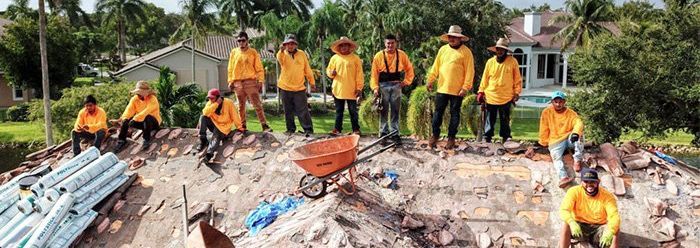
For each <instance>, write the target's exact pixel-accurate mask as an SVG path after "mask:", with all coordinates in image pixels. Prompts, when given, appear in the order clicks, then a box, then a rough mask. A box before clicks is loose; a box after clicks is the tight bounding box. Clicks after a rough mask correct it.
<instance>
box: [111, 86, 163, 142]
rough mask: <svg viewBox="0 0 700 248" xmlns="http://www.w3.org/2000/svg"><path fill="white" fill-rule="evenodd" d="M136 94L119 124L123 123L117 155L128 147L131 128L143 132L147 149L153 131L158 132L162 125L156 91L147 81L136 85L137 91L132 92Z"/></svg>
mask: <svg viewBox="0 0 700 248" xmlns="http://www.w3.org/2000/svg"><path fill="white" fill-rule="evenodd" d="M131 93H132V94H134V96H133V97H131V100H129V105H127V106H126V109H124V113H122V116H121V118H119V119H118V120H117V122H119V123H121V128H120V129H119V137H118V141H117V145H116V148H115V153H117V152H119V151H121V150H122V148H124V146H125V145H126V135H127V133H128V132H129V127H133V128H137V129H141V130H143V135H142V137H143V140H144V142H143V144H142V146H141V147H143V149H146V148H147V147H148V146H149V145H150V144H151V131H153V130H157V129H158V127H159V126H160V123H161V121H162V120H161V118H160V104H159V103H158V97H156V93H155V91H153V90H151V87H150V86H149V85H148V83H147V82H146V81H139V82H137V83H136V89H134V90H132V91H131Z"/></svg>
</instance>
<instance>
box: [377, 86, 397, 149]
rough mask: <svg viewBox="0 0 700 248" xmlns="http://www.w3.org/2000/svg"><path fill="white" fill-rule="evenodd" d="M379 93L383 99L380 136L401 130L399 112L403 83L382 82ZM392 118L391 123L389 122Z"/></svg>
mask: <svg viewBox="0 0 700 248" xmlns="http://www.w3.org/2000/svg"><path fill="white" fill-rule="evenodd" d="M379 91H380V94H381V97H382V111H381V113H380V117H381V118H380V121H379V134H380V136H384V135H387V134H389V133H391V132H393V131H398V130H399V110H400V109H401V83H399V82H380V83H379ZM389 117H391V122H389Z"/></svg>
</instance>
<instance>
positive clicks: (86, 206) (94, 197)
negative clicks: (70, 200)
mask: <svg viewBox="0 0 700 248" xmlns="http://www.w3.org/2000/svg"><path fill="white" fill-rule="evenodd" d="M128 179H129V177H127V176H126V175H121V176H118V177H116V178H114V179H112V181H110V182H109V183H108V184H106V185H104V186H103V187H102V188H100V189H98V190H97V191H95V192H94V193H92V194H89V195H87V197H85V198H84V199H81V200H80V201H78V203H76V204H75V205H73V207H71V209H70V213H71V214H73V215H84V214H85V213H87V211H89V210H90V209H91V208H92V207H94V206H95V205H97V203H99V202H100V201H102V199H104V198H105V197H107V196H108V195H109V194H111V193H112V192H113V191H114V190H116V189H117V188H119V186H121V185H122V184H124V182H126V180H128Z"/></svg>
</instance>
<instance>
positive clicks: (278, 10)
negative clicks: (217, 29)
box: [217, 0, 313, 30]
mask: <svg viewBox="0 0 700 248" xmlns="http://www.w3.org/2000/svg"><path fill="white" fill-rule="evenodd" d="M217 6H218V8H219V13H220V15H221V18H222V19H224V20H226V21H227V22H228V21H230V19H231V17H235V18H236V20H237V21H238V26H239V27H240V29H241V30H245V29H246V28H250V27H252V28H260V27H261V26H260V25H261V23H260V21H261V18H262V16H264V15H265V14H267V13H274V14H275V15H277V17H279V18H284V17H287V16H292V15H296V16H298V17H299V18H301V19H302V20H304V21H307V20H308V19H309V18H310V16H311V15H310V11H309V10H310V9H311V8H312V7H313V4H312V3H311V1H310V0H276V1H263V0H220V1H219V2H218V4H217Z"/></svg>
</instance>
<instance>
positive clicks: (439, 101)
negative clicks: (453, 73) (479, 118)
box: [433, 93, 464, 138]
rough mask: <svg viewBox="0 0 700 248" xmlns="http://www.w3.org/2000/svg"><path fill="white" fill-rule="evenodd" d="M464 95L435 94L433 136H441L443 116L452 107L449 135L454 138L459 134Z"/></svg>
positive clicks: (448, 128)
mask: <svg viewBox="0 0 700 248" xmlns="http://www.w3.org/2000/svg"><path fill="white" fill-rule="evenodd" d="M463 99H464V97H461V96H455V95H449V94H442V93H437V94H436V95H435V114H433V137H440V126H441V125H442V117H443V116H444V115H445V109H447V106H449V107H450V124H449V126H447V137H448V138H454V137H455V136H457V131H458V130H457V128H458V127H459V114H460V109H461V107H462V100H463Z"/></svg>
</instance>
